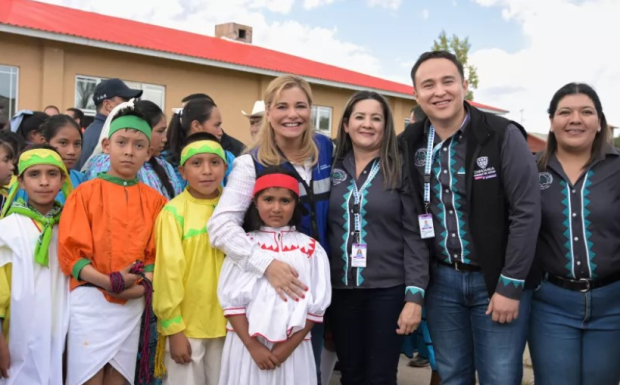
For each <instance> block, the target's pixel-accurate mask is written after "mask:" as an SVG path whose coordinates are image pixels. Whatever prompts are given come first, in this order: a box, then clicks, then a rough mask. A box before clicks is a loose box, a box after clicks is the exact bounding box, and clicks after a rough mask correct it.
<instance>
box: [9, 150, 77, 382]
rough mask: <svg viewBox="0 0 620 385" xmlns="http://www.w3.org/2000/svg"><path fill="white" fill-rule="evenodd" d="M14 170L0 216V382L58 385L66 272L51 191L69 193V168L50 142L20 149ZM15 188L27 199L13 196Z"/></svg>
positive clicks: (64, 329) (65, 321)
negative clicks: (62, 266) (13, 180)
mask: <svg viewBox="0 0 620 385" xmlns="http://www.w3.org/2000/svg"><path fill="white" fill-rule="evenodd" d="M18 170H19V177H18V181H19V186H18V185H17V184H15V185H14V186H12V187H11V190H10V192H9V196H8V199H7V203H6V205H5V206H4V208H3V210H2V218H3V219H2V220H0V323H1V324H2V332H3V333H0V379H1V378H4V379H3V380H0V382H2V383H3V384H7V385H8V384H16V385H17V384H33V385H36V384H41V385H43V384H46V385H48V384H51V385H62V383H63V373H62V356H63V351H64V349H65V339H66V336H67V330H68V326H69V279H68V278H67V277H65V276H64V275H63V273H62V271H61V269H60V265H59V261H58V248H57V242H58V226H57V224H58V221H59V218H60V212H61V210H62V206H60V204H59V203H57V202H55V198H56V195H58V192H59V191H60V190H61V189H62V190H63V191H64V192H65V193H66V194H69V193H70V183H68V181H69V175H68V172H67V169H66V168H65V165H64V164H63V161H62V159H61V157H60V155H59V154H58V153H57V152H56V150H54V149H53V148H52V147H50V146H48V145H36V146H32V147H31V148H30V149H28V150H26V151H24V152H23V153H22V155H21V156H20V157H19V163H18ZM19 188H21V189H23V190H24V191H26V193H27V194H28V201H27V202H25V201H23V200H22V199H15V197H16V194H17V190H18V189H19ZM7 341H8V343H7Z"/></svg>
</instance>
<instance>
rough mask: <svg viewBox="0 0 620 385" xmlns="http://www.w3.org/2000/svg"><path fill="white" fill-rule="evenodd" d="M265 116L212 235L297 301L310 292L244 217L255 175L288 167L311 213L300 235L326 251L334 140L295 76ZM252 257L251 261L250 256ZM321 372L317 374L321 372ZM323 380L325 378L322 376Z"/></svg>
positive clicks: (285, 79)
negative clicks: (260, 243)
mask: <svg viewBox="0 0 620 385" xmlns="http://www.w3.org/2000/svg"><path fill="white" fill-rule="evenodd" d="M264 100H265V118H264V119H263V122H262V125H261V128H260V130H259V133H258V138H257V140H256V144H255V146H254V148H253V149H252V150H251V151H250V153H249V154H245V155H242V156H240V157H238V158H237V159H236V160H235V162H234V167H233V171H232V173H231V174H230V176H229V178H228V182H227V184H226V188H225V189H224V193H223V195H222V197H221V199H220V202H219V204H218V205H217V208H216V209H215V212H214V213H213V216H212V217H211V220H210V221H209V225H208V231H209V237H210V240H211V243H212V244H213V245H214V246H215V247H217V248H219V249H220V250H222V251H223V252H224V253H225V254H226V256H227V257H228V258H231V259H232V260H233V261H234V262H236V263H237V264H238V265H239V266H240V267H241V268H242V269H244V270H246V271H252V272H254V273H256V274H258V275H261V276H262V275H264V276H265V277H266V278H267V280H268V281H269V283H270V284H271V286H273V287H274V288H275V289H276V291H277V292H278V294H279V295H280V297H281V298H282V300H284V301H286V300H290V299H292V300H296V299H297V298H298V297H302V296H304V295H306V294H307V286H306V285H307V282H301V281H300V280H299V279H298V278H297V272H296V271H295V269H293V268H292V267H291V266H289V265H288V264H286V263H284V262H281V261H278V260H275V259H273V258H272V257H271V256H270V255H269V253H265V252H261V251H260V250H255V249H256V248H257V246H256V245H254V244H253V243H252V242H251V241H250V240H249V239H248V238H247V237H246V236H245V233H246V232H245V231H244V230H243V222H244V216H245V213H246V211H247V209H248V207H249V205H250V203H251V202H252V191H253V189H254V184H255V182H256V175H257V174H258V173H260V172H261V171H262V170H264V169H265V168H266V167H268V166H278V165H283V166H284V167H287V168H288V169H290V170H291V171H292V172H293V173H294V174H295V175H296V176H297V179H298V180H299V183H300V186H299V187H300V198H301V201H302V203H303V204H304V207H305V209H306V211H307V213H305V215H304V216H303V218H302V223H301V224H300V227H299V228H298V230H299V231H301V232H303V233H304V234H306V235H309V236H310V237H312V238H315V239H316V240H318V241H319V242H320V243H321V245H322V246H323V247H324V248H325V249H327V242H326V235H327V230H326V222H327V210H328V203H329V202H328V199H329V187H330V181H329V175H330V171H331V163H332V151H333V147H332V143H331V140H330V139H329V138H328V137H326V136H324V135H321V134H318V133H315V128H314V127H313V126H312V123H311V112H310V111H311V106H312V91H311V89H310V85H309V84H308V82H306V81H305V80H303V79H302V78H300V77H297V76H293V75H283V76H280V77H278V78H276V79H274V80H273V81H272V82H271V83H269V86H268V87H267V90H266V92H265V97H264ZM250 256H251V257H250ZM311 334H312V347H313V350H314V356H315V361H316V364H317V372H318V371H319V367H320V357H321V350H322V345H323V327H322V325H321V324H317V325H316V326H315V327H314V329H313V330H312V333H311ZM317 374H318V373H317ZM317 377H318V378H320V374H319V375H317Z"/></svg>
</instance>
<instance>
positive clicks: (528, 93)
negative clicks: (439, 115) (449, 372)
mask: <svg viewBox="0 0 620 385" xmlns="http://www.w3.org/2000/svg"><path fill="white" fill-rule="evenodd" d="M41 1H45V2H48V3H52V4H58V5H64V6H68V7H74V8H79V9H82V10H86V11H93V12H97V13H102V14H107V15H111V16H117V17H122V18H126V19H132V20H137V21H142V22H146V23H151V24H156V25H161V26H166V27H170V28H175V29H181V30H187V31H191V32H194V33H201V34H204V35H210V36H213V35H214V31H215V25H216V24H221V23H227V22H237V23H241V24H246V25H250V26H252V28H253V44H255V45H258V46H262V47H266V48H270V49H275V50H278V51H282V52H286V53H290V54H293V55H297V56H301V57H305V58H308V59H312V60H316V61H319V62H323V63H327V64H332V65H336V66H339V67H343V68H347V69H350V70H354V71H358V72H362V73H366V74H369V75H373V76H378V77H381V78H385V79H389V80H393V81H397V82H401V83H405V84H411V79H410V76H409V73H410V71H411V67H412V66H413V63H414V62H415V60H416V59H417V57H418V56H419V55H420V54H421V53H423V52H425V51H427V50H429V49H430V48H431V46H432V44H433V40H434V39H436V38H437V36H438V35H439V34H440V33H441V31H442V30H444V31H446V33H447V34H448V35H453V34H456V35H458V36H459V37H461V38H465V37H468V38H469V41H470V43H471V50H470V56H469V61H470V63H471V64H473V65H475V66H476V67H477V68H478V76H479V78H480V82H479V86H478V89H477V90H475V91H474V99H475V101H477V102H480V103H483V104H488V105H491V106H495V107H498V108H502V109H505V110H509V111H510V114H509V115H508V117H509V118H510V119H513V120H515V121H517V122H521V123H522V124H523V125H524V126H525V128H526V129H527V130H528V131H533V132H547V131H548V129H549V119H548V116H547V114H546V110H547V108H548V106H549V101H550V100H551V97H552V96H553V94H554V93H555V91H557V90H558V89H559V88H560V87H562V86H563V85H564V84H566V83H569V82H573V81H577V82H585V83H588V84H590V85H592V86H593V87H594V88H595V89H596V90H597V92H598V94H599V96H600V98H601V100H602V103H603V110H604V112H605V115H606V116H607V120H608V122H609V123H610V124H612V125H616V126H620V65H619V63H618V62H619V59H620V45H618V42H617V38H618V36H620V31H619V30H618V27H617V23H618V22H619V21H620V0H589V1H585V0H166V1H158V2H157V5H155V4H156V3H155V2H153V1H152V0H131V1H127V0H106V1H100V0H41Z"/></svg>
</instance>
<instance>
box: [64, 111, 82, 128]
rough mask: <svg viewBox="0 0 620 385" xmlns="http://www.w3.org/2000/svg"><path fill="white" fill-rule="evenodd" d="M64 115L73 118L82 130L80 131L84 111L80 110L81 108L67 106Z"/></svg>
mask: <svg viewBox="0 0 620 385" xmlns="http://www.w3.org/2000/svg"><path fill="white" fill-rule="evenodd" d="M65 113H66V115H69V116H70V117H72V118H73V120H75V122H76V123H77V124H78V126H80V129H81V130H82V132H84V125H83V124H82V123H83V122H84V112H82V110H80V109H79V108H73V107H72V108H67V111H65Z"/></svg>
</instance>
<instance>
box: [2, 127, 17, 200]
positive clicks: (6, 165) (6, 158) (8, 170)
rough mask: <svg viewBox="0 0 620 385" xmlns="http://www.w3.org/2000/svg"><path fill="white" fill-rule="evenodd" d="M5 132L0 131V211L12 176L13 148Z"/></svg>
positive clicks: (13, 167) (7, 193)
mask: <svg viewBox="0 0 620 385" xmlns="http://www.w3.org/2000/svg"><path fill="white" fill-rule="evenodd" d="M6 134H7V133H6V132H0V212H1V211H2V207H4V203H5V202H6V199H7V197H8V195H9V186H10V184H11V181H12V179H13V177H14V174H13V171H14V170H15V157H16V155H15V149H14V148H13V145H12V144H11V142H9V141H8V140H6V139H5V136H6Z"/></svg>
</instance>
